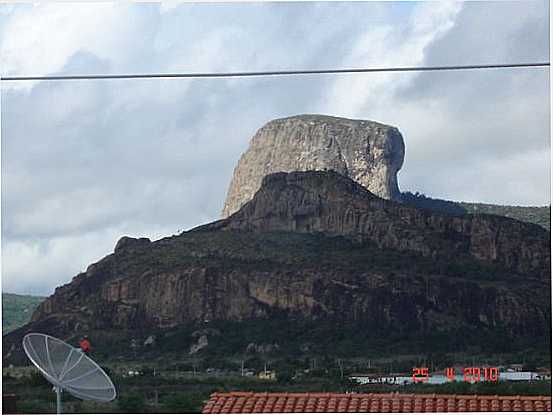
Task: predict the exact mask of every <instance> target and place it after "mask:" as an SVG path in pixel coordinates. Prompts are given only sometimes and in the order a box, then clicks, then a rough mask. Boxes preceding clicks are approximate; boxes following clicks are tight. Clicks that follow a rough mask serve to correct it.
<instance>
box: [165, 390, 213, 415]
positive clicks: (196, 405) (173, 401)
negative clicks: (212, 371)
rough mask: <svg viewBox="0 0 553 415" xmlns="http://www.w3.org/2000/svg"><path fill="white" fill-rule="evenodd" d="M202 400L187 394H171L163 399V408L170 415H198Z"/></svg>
mask: <svg viewBox="0 0 553 415" xmlns="http://www.w3.org/2000/svg"><path fill="white" fill-rule="evenodd" d="M202 402H203V400H202V398H201V397H199V396H197V395H191V394H188V393H172V394H170V395H167V396H166V397H165V398H164V399H163V402H162V404H163V408H164V409H165V410H166V411H167V412H170V413H200V412H201V410H202Z"/></svg>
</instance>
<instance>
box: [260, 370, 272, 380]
mask: <svg viewBox="0 0 553 415" xmlns="http://www.w3.org/2000/svg"><path fill="white" fill-rule="evenodd" d="M257 377H258V378H259V379H265V380H276V378H277V376H276V371H274V370H263V371H261V372H259V374H258V375H257Z"/></svg>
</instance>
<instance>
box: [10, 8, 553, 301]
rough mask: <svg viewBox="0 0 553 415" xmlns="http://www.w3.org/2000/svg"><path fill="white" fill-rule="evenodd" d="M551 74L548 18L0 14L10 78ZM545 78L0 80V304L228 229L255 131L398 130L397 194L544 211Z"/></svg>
mask: <svg viewBox="0 0 553 415" xmlns="http://www.w3.org/2000/svg"><path fill="white" fill-rule="evenodd" d="M542 61H549V5H548V2H546V1H508V2H495V1H493V2H483V1H478V2H367V3H363V2H351V3H350V2H320V3H319V2H309V3H221V4H214V3H203V4H179V3H176V2H172V3H163V4H152V3H135V4H133V3H125V4H112V3H81V4H76V3H75V4H74V3H58V4H56V3H48V4H44V3H41V4H38V5H31V4H13V5H11V4H1V5H0V73H1V74H2V75H4V76H8V75H11V76H17V75H18V76H25V75H47V74H114V73H141V72H143V73H152V72H157V73H159V72H232V71H263V70H296V69H327V68H347V67H378V66H418V65H421V66H422V65H424V66H431V65H468V64H486V63H513V62H542ZM549 88H550V85H549V69H547V68H530V69H494V70H471V71H463V72H460V71H452V72H425V73H414V72H410V73H372V74H344V75H304V76H297V77H270V78H243V79H236V78H233V79H187V80H183V79H180V80H179V79H169V80H168V79H165V80H160V79H150V80H94V81H64V82H24V83H13V82H12V83H8V82H3V83H2V90H1V107H0V112H1V129H0V130H1V176H2V182H1V184H2V188H1V191H2V194H1V197H2V200H1V209H2V212H1V213H2V215H1V219H2V235H1V236H2V290H3V291H4V292H17V293H21V294H40V295H49V294H51V293H52V292H53V290H54V288H55V287H56V286H59V285H61V284H64V283H67V282H69V281H70V280H71V278H72V277H73V276H74V275H76V274H77V273H79V272H82V271H84V270H86V268H87V266H88V265H89V264H91V263H93V262H96V261H98V260H100V259H101V258H102V257H104V256H105V255H107V254H109V253H111V252H113V248H114V246H115V244H116V242H117V240H118V239H119V238H120V237H121V236H123V235H128V236H133V237H138V236H145V237H149V238H151V239H152V240H155V239H159V238H161V237H164V236H170V235H173V234H177V233H179V232H180V231H182V230H185V229H189V228H191V227H194V226H196V225H199V224H202V223H206V222H210V221H212V220H215V219H218V218H219V217H220V213H221V210H222V208H223V204H224V199H225V196H226V192H227V188H228V185H229V182H230V179H231V177H232V172H233V169H234V167H235V165H236V163H237V161H238V159H239V157H240V155H241V154H242V153H243V152H244V151H245V150H246V149H247V147H248V142H249V140H250V138H251V137H252V136H253V135H254V134H255V132H256V130H257V129H259V128H260V127H262V126H263V125H264V124H265V123H266V122H268V121H270V120H272V119H275V118H280V117H286V116H290V115H295V114H304V113H320V114H328V115H334V116H343V117H348V118H357V119H368V120H374V121H379V122H383V123H386V124H390V125H394V126H396V127H398V128H399V130H400V131H401V133H402V134H403V137H404V141H405V147H406V155H405V162H404V165H403V168H402V169H401V171H400V173H399V176H398V179H399V185H400V189H401V190H402V191H407V190H409V191H413V192H414V191H419V192H422V193H425V194H427V195H429V196H432V197H436V198H443V199H449V200H459V201H477V202H487V203H499V204H511V205H546V204H550V199H551V195H550V169H551V162H550V146H551V144H550V121H549V120H550V92H549Z"/></svg>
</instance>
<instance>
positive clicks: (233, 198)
mask: <svg viewBox="0 0 553 415" xmlns="http://www.w3.org/2000/svg"><path fill="white" fill-rule="evenodd" d="M404 152H405V148H404V144H403V137H402V136H401V134H400V132H399V131H398V129H397V128H395V127H390V126H388V125H384V124H380V123H377V122H373V121H365V120H350V119H346V118H337V117H330V116H325V115H298V116H294V117H288V118H282V119H277V120H273V121H270V122H269V123H267V124H265V125H264V126H263V127H262V128H261V129H259V131H257V133H256V134H255V135H254V137H253V138H252V140H251V142H250V146H249V148H248V150H247V151H246V152H245V153H244V154H243V155H242V157H241V158H240V161H239V162H238V165H237V166H236V168H235V170H234V175H233V177H232V181H231V183H230V187H229V190H228V195H227V199H226V201H225V205H224V208H223V217H228V216H229V215H231V214H233V213H234V212H236V211H237V210H238V209H240V207H241V206H242V205H244V204H245V203H246V202H248V201H249V200H250V199H251V198H252V197H253V195H254V194H255V192H256V191H257V190H258V189H259V187H260V186H261V180H262V179H263V177H265V176H266V175H267V174H270V173H276V172H291V171H306V170H334V171H336V172H338V173H340V174H342V175H344V176H347V177H350V178H351V179H353V180H355V181H356V182H358V183H360V184H361V185H363V186H364V187H365V188H366V189H368V190H369V191H371V192H372V193H374V194H376V195H377V196H380V197H382V198H385V199H392V200H396V201H398V200H400V197H401V195H400V192H399V188H398V184H397V177H396V175H397V172H398V171H399V169H400V168H401V165H402V164H403V157H404Z"/></svg>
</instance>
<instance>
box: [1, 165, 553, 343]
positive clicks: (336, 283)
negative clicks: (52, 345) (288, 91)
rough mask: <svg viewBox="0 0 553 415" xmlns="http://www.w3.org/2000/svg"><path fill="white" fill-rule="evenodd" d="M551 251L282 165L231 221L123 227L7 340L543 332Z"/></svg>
mask: <svg viewBox="0 0 553 415" xmlns="http://www.w3.org/2000/svg"><path fill="white" fill-rule="evenodd" d="M549 248H550V237H549V233H548V232H547V231H545V230H544V229H543V228H541V227H539V226H537V225H532V224H528V223H523V222H519V221H516V220H512V219H508V218H502V217H495V216H490V215H465V216H450V215H446V214H436V213H434V212H430V211H424V210H421V209H417V208H413V207H407V206H405V205H402V204H400V203H396V202H393V201H389V200H385V199H382V198H379V197H378V196H376V195H374V194H372V193H370V192H369V191H368V190H366V189H365V188H364V187H363V186H361V185H359V184H358V183H356V182H354V181H353V180H351V179H349V178H347V177H345V176H342V175H340V174H338V173H335V172H331V171H327V172H294V173H277V174H273V175H269V176H268V177H266V178H265V179H264V180H263V182H262V186H261V188H260V189H259V191H258V192H257V193H256V194H255V196H254V198H253V199H252V200H251V201H250V202H248V203H246V204H245V205H244V206H243V207H242V208H241V209H240V210H239V211H238V212H236V213H235V214H233V215H231V216H230V217H229V218H226V219H223V220H220V221H217V222H214V223H211V224H207V225H203V226H200V227H198V228H195V229H193V230H190V231H188V232H184V233H182V234H181V235H179V236H173V237H169V238H164V239H161V240H159V241H155V242H151V241H149V240H148V239H146V238H141V239H134V238H128V237H124V238H122V239H121V240H120V241H119V242H118V243H117V245H116V247H115V251H114V252H113V253H112V254H110V255H108V256H107V257H105V258H104V259H102V260H101V261H99V262H98V263H96V264H92V265H90V266H89V267H88V269H87V270H86V272H84V273H82V274H79V275H77V276H76V277H74V278H73V280H72V281H71V282H70V283H69V284H66V285H64V286H61V287H59V288H57V289H56V291H55V293H54V294H53V295H52V296H50V297H49V298H48V299H47V300H45V301H44V302H43V303H42V304H41V305H40V306H39V308H38V310H37V311H36V312H35V314H34V315H33V319H32V322H31V323H29V324H28V325H26V326H24V327H22V328H20V329H18V330H16V331H15V332H12V333H11V334H10V335H8V336H5V337H4V342H5V344H4V350H6V351H9V350H11V347H12V346H10V345H13V344H15V343H17V341H19V340H20V338H21V336H22V335H23V334H24V333H26V332H28V331H31V330H37V331H46V332H48V333H51V334H56V335H59V336H62V337H64V338H67V337H71V336H74V335H75V334H76V333H82V332H83V330H86V331H88V330H101V331H103V332H110V331H117V330H133V329H141V328H142V329H143V328H150V329H170V328H174V327H178V326H179V325H183V324H187V323H190V322H194V321H212V320H250V319H265V318H271V317H273V316H276V315H278V316H283V315H285V316H287V318H291V319H310V320H313V319H314V320H319V319H324V321H335V322H348V321H358V322H363V323H364V324H366V325H367V326H369V327H374V328H378V329H382V330H385V331H386V332H389V333H410V332H426V331H433V330H434V331H436V330H438V331H439V330H452V329H455V328H458V327H472V328H478V329H479V330H486V329H495V328H499V327H500V328H502V329H504V330H507V332H508V333H510V335H512V336H545V334H546V333H545V332H546V327H547V326H548V324H549V321H550V318H551V311H550V300H549V292H550V289H549V286H550V275H549V270H550V251H549Z"/></svg>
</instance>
